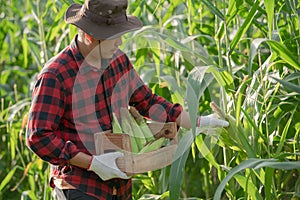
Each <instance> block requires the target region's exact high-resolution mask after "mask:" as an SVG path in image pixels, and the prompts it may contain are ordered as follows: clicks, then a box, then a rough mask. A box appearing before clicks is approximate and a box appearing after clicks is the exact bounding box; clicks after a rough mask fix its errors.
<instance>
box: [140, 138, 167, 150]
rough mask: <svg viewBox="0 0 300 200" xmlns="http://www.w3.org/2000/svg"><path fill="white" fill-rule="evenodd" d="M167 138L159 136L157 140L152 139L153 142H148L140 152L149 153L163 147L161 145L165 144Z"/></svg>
mask: <svg viewBox="0 0 300 200" xmlns="http://www.w3.org/2000/svg"><path fill="white" fill-rule="evenodd" d="M165 140H166V138H164V137H161V138H158V139H156V140H152V141H151V142H149V143H147V144H146V145H145V146H144V148H142V149H141V150H140V153H147V152H151V151H154V150H157V149H159V148H161V146H162V145H163V144H164V142H165Z"/></svg>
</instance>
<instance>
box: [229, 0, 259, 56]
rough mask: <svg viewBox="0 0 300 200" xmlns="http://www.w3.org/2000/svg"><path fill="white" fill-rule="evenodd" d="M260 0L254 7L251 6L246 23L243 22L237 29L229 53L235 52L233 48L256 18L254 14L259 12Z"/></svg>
mask: <svg viewBox="0 0 300 200" xmlns="http://www.w3.org/2000/svg"><path fill="white" fill-rule="evenodd" d="M259 2H260V1H259V0H257V1H256V2H255V3H254V5H253V7H252V8H251V10H250V11H249V14H248V16H247V18H246V19H245V21H244V23H243V24H242V26H241V27H240V28H239V30H238V31H237V33H236V35H235V36H234V38H233V40H232V42H231V44H230V51H229V54H231V53H232V52H233V50H234V49H235V47H236V45H237V44H238V43H239V42H240V41H241V38H242V36H243V35H244V34H245V33H246V31H247V30H248V28H249V27H250V25H251V24H252V21H253V19H254V16H255V14H256V12H257V9H258V7H259Z"/></svg>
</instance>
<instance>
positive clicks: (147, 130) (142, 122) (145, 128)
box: [129, 106, 155, 142]
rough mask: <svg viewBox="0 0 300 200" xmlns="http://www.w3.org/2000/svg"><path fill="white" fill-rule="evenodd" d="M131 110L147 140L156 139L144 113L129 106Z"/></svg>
mask: <svg viewBox="0 0 300 200" xmlns="http://www.w3.org/2000/svg"><path fill="white" fill-rule="evenodd" d="M129 112H130V114H131V115H132V116H133V118H134V120H135V121H136V122H137V124H138V125H139V127H140V129H141V131H142V133H143V135H144V138H145V139H146V142H150V141H152V140H154V139H155V138H154V136H153V134H152V131H151V130H150V128H149V127H148V125H147V123H146V121H145V119H144V117H143V116H142V115H140V113H139V112H138V111H137V110H136V109H135V108H134V107H132V106H131V107H130V108H129Z"/></svg>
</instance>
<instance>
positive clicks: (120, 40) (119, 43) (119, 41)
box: [116, 37, 122, 46]
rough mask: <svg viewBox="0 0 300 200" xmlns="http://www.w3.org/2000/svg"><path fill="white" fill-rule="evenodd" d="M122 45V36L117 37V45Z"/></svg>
mask: <svg viewBox="0 0 300 200" xmlns="http://www.w3.org/2000/svg"><path fill="white" fill-rule="evenodd" d="M120 45H122V38H121V37H118V38H117V39H116V46H120Z"/></svg>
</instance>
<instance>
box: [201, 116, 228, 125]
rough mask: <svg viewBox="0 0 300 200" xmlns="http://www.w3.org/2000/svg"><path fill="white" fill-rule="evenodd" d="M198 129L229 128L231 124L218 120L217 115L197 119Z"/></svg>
mask: <svg viewBox="0 0 300 200" xmlns="http://www.w3.org/2000/svg"><path fill="white" fill-rule="evenodd" d="M197 126H198V127H207V126H208V127H211V128H216V127H227V126H229V123H228V122H227V121H225V120H222V119H218V118H217V117H216V115H215V114H211V115H207V116H199V117H198V119H197Z"/></svg>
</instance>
